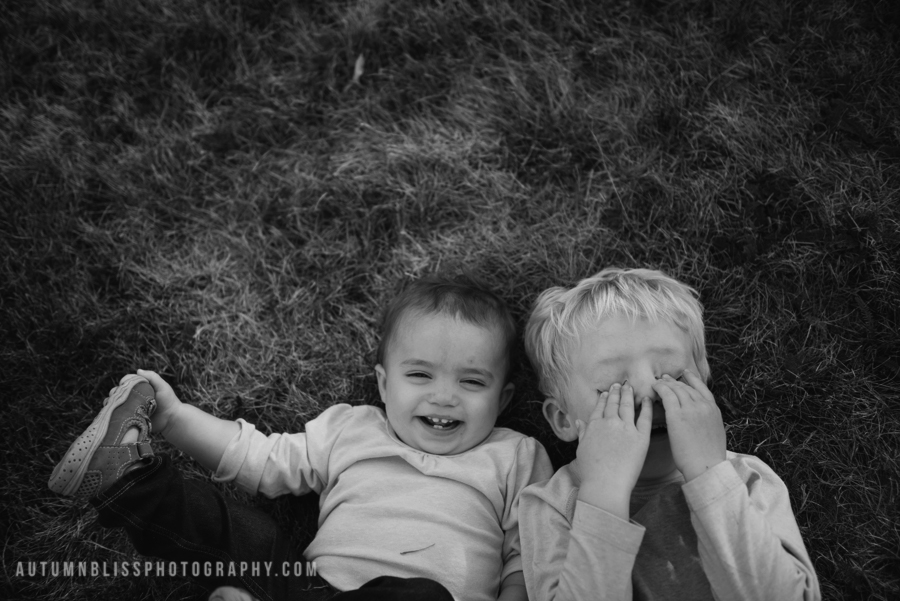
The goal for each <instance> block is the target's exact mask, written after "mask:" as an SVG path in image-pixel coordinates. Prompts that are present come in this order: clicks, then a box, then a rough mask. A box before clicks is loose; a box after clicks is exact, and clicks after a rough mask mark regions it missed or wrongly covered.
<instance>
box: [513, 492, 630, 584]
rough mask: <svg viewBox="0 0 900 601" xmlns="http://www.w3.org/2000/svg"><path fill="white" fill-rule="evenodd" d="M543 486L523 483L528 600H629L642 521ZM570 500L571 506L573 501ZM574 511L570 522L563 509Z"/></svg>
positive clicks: (566, 511)
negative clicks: (559, 495)
mask: <svg viewBox="0 0 900 601" xmlns="http://www.w3.org/2000/svg"><path fill="white" fill-rule="evenodd" d="M546 493H547V490H546V489H545V490H543V491H541V490H540V489H538V488H531V489H526V491H525V492H524V493H523V495H522V504H521V517H520V520H521V528H522V537H523V539H527V540H526V541H525V542H524V543H523V546H522V547H523V558H522V559H523V563H524V568H525V570H524V571H525V586H526V588H527V590H528V598H529V599H531V600H532V601H570V600H579V601H581V600H585V601H587V600H590V601H594V600H598V601H606V600H616V601H620V600H626V599H627V600H629V601H630V600H631V590H632V587H631V572H632V569H633V567H634V561H635V558H636V557H637V553H638V549H639V548H640V546H641V541H642V540H643V538H644V527H643V526H640V525H638V524H635V523H634V522H631V521H625V520H622V519H620V518H618V517H616V516H614V515H612V514H611V513H609V512H607V511H604V510H602V509H600V508H598V507H595V506H593V505H591V504H589V503H585V502H583V501H578V500H576V497H577V494H578V489H577V488H572V489H569V491H568V493H569V494H568V495H567V496H566V498H565V499H561V498H555V499H554V498H552V497H553V495H552V494H550V495H548V494H546ZM572 505H574V507H572ZM570 511H574V516H573V519H572V521H571V522H570V521H569V519H568V517H567V515H566V514H567V513H569V512H570Z"/></svg>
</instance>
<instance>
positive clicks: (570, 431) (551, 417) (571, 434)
mask: <svg viewBox="0 0 900 601" xmlns="http://www.w3.org/2000/svg"><path fill="white" fill-rule="evenodd" d="M544 417H545V418H547V421H548V422H550V427H551V428H553V433H554V434H556V436H557V438H559V439H560V440H565V441H566V442H572V441H573V440H578V428H576V427H575V420H574V419H572V418H570V417H569V415H568V414H567V413H566V411H565V409H563V408H562V407H561V406H560V404H559V401H557V400H556V399H554V398H547V399H544Z"/></svg>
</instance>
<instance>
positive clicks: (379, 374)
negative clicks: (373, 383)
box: [375, 363, 387, 403]
mask: <svg viewBox="0 0 900 601" xmlns="http://www.w3.org/2000/svg"><path fill="white" fill-rule="evenodd" d="M375 378H376V379H377V380H378V394H379V395H380V396H381V402H382V403H383V402H384V399H385V398H386V397H387V394H386V392H387V374H386V373H385V371H384V367H382V366H381V363H379V364H378V365H376V366H375Z"/></svg>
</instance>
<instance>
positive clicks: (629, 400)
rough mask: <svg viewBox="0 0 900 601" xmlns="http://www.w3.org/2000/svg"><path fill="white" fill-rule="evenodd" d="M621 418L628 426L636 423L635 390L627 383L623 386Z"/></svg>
mask: <svg viewBox="0 0 900 601" xmlns="http://www.w3.org/2000/svg"><path fill="white" fill-rule="evenodd" d="M619 417H620V418H622V421H624V422H625V423H628V424H633V423H634V389H633V388H632V387H631V386H629V385H628V384H627V383H626V384H625V385H624V386H622V391H621V395H620V403H619Z"/></svg>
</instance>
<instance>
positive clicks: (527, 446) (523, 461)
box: [500, 437, 553, 582]
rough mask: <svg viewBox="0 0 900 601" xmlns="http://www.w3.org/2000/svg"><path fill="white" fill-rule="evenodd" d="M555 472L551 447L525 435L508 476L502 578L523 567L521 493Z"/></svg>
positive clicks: (517, 447) (504, 516)
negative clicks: (546, 449)
mask: <svg viewBox="0 0 900 601" xmlns="http://www.w3.org/2000/svg"><path fill="white" fill-rule="evenodd" d="M551 475H553V466H552V464H551V463H550V457H548V456H547V451H545V450H544V447H543V446H541V443H539V442H538V441H537V440H535V439H533V438H528V437H523V438H522V440H520V441H519V444H518V445H516V458H515V463H514V466H513V469H512V470H511V471H510V472H509V475H508V479H507V491H509V492H508V495H509V496H508V500H507V502H506V507H505V509H504V514H503V519H502V521H501V527H502V528H503V571H502V573H501V574H500V582H503V580H504V579H505V578H506V577H507V576H509V575H510V574H512V573H514V572H521V571H522V556H521V555H522V550H521V541H520V539H519V497H520V495H521V493H522V491H523V490H524V489H525V487H526V486H528V485H529V484H532V483H534V482H540V481H542V480H546V479H548V478H549V477H550V476H551Z"/></svg>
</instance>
